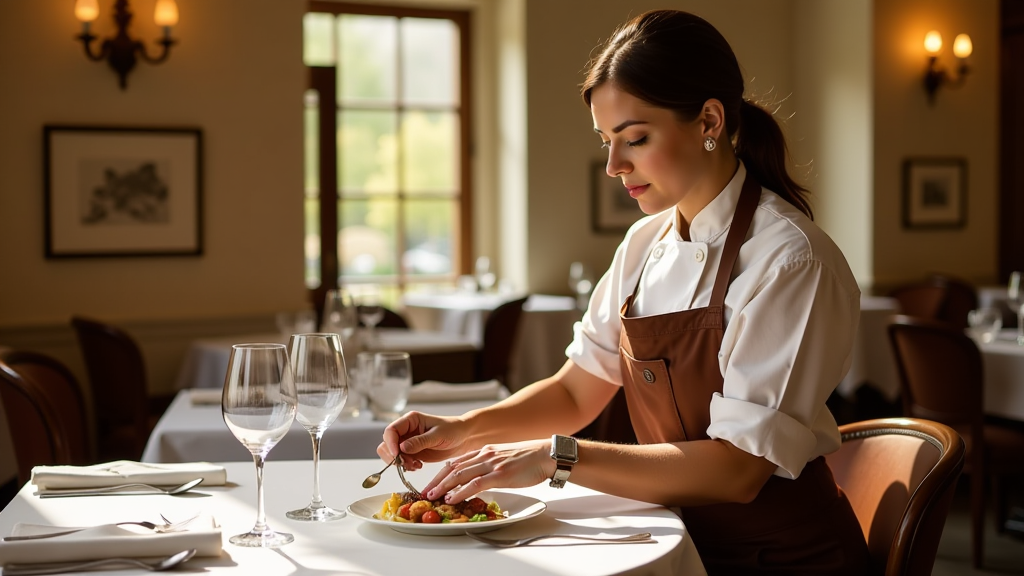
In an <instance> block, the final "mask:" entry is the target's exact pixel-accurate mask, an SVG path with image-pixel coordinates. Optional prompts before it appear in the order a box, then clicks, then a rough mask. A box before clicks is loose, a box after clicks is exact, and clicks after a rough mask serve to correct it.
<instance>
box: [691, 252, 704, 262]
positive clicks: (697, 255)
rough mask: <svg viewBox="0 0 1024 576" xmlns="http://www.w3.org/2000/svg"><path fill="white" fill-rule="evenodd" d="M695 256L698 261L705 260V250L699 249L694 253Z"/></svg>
mask: <svg viewBox="0 0 1024 576" xmlns="http://www.w3.org/2000/svg"><path fill="white" fill-rule="evenodd" d="M693 257H694V258H696V259H697V262H703V261H704V251H703V250H697V252H696V253H695V254H694V255H693Z"/></svg>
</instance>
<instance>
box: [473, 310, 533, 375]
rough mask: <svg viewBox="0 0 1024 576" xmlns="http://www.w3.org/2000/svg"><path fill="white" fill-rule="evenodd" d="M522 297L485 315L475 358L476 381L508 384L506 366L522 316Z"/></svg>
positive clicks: (507, 365)
mask: <svg viewBox="0 0 1024 576" xmlns="http://www.w3.org/2000/svg"><path fill="white" fill-rule="evenodd" d="M526 300H527V299H526V298H520V299H518V300H512V301H511V302H505V303H504V304H502V305H501V306H498V307H497V308H495V309H494V311H492V312H491V313H490V315H489V316H487V321H486V322H484V341H483V348H482V349H481V350H480V353H479V354H478V355H477V365H476V379H477V380H478V381H483V380H490V379H492V378H493V379H497V380H498V381H500V382H501V383H502V384H504V383H506V382H508V367H509V362H510V359H511V357H512V346H513V344H515V340H516V332H517V331H518V330H519V319H520V318H521V317H522V315H523V304H525V303H526Z"/></svg>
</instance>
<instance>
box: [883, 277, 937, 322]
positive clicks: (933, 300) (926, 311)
mask: <svg viewBox="0 0 1024 576" xmlns="http://www.w3.org/2000/svg"><path fill="white" fill-rule="evenodd" d="M946 292H947V288H946V286H945V285H944V284H941V283H938V282H930V281H929V282H915V283H913V284H906V285H904V286H900V287H898V288H895V289H894V290H892V291H891V292H889V296H891V297H893V298H895V299H896V300H897V301H898V302H899V303H900V312H902V313H903V314H905V315H907V316H914V317H916V318H930V319H936V318H938V317H939V313H940V311H941V310H942V304H943V302H945V300H946Z"/></svg>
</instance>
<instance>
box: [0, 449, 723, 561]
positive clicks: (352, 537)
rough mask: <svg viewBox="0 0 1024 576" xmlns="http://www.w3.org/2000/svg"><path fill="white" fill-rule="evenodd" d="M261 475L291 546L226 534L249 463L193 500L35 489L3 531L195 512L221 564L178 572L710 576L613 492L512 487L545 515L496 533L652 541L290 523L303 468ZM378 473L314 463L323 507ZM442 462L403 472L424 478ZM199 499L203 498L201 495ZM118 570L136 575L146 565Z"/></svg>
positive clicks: (237, 521) (681, 534)
mask: <svg viewBox="0 0 1024 576" xmlns="http://www.w3.org/2000/svg"><path fill="white" fill-rule="evenodd" d="M270 458H271V461H269V462H267V464H266V470H265V474H264V488H265V495H266V511H267V519H268V522H269V524H270V527H271V528H273V529H275V530H279V531H284V532H290V533H292V534H294V535H295V541H294V542H292V543H291V544H288V545H286V546H284V547H282V548H279V549H276V550H270V549H260V548H240V547H237V546H233V545H231V544H228V543H227V538H230V537H231V536H232V535H234V534H238V533H241V532H246V531H248V530H249V529H250V528H252V525H253V521H254V520H255V518H256V509H255V508H256V486H255V484H256V479H255V470H254V469H253V465H252V462H228V463H225V466H226V467H227V469H228V476H229V478H230V480H231V484H229V485H228V486H224V487H211V488H204V489H202V490H199V492H200V493H196V494H193V495H192V497H183V496H178V497H169V496H133V497H123V498H103V499H101V498H96V497H91V498H90V497H87V498H74V499H62V500H59V501H55V500H39V499H38V498H37V497H35V496H33V495H32V490H31V487H30V486H26V488H23V489H22V490H21V492H20V493H19V494H18V495H17V497H16V498H15V499H14V501H13V502H12V503H11V504H10V505H9V506H8V507H7V508H6V509H4V511H3V512H2V513H0V533H2V534H5V535H6V534H9V533H10V531H11V529H12V527H13V525H14V524H15V523H17V522H30V523H59V524H67V525H95V524H100V523H107V522H116V521H121V520H133V519H144V518H151V517H158V516H159V514H160V513H164V514H168V513H172V512H173V514H174V517H175V518H180V517H187V516H189V515H191V514H194V513H196V512H205V513H208V514H211V515H213V516H214V517H215V518H217V520H218V522H220V524H221V526H222V528H221V532H222V534H223V538H224V543H223V553H222V555H221V556H220V557H217V558H194V559H192V560H190V561H189V562H188V563H187V564H185V565H184V566H183V568H184V569H186V570H188V569H191V570H202V571H204V573H206V574H208V575H210V576H218V575H234V574H239V575H241V574H245V575H250V574H260V575H266V576H276V575H290V574H300V573H302V574H306V573H309V574H313V573H321V574H360V575H364V576H375V575H381V576H384V575H394V574H406V573H414V574H417V575H419V576H432V575H435V574H436V575H444V576H451V575H459V574H474V575H475V574H482V573H486V574H489V575H495V576H505V575H508V576H520V575H522V574H531V575H536V576H555V575H559V576H578V575H580V574H588V575H594V576H600V575H611V574H630V575H632V574H637V575H655V576H661V575H666V576H667V575H674V574H686V575H694V576H700V575H702V574H705V571H704V569H703V566H702V564H701V562H700V558H699V556H698V554H697V552H696V550H695V548H694V546H693V543H692V540H690V537H689V535H688V534H687V533H686V529H685V527H684V526H683V524H682V521H681V520H680V519H679V517H678V516H676V515H675V514H673V513H672V512H671V511H669V510H668V509H666V508H664V507H661V506H655V505H652V504H646V503H642V502H637V501H634V500H627V499H624V498H617V497H613V496H608V495H605V494H602V493H600V492H595V491H592V490H588V489H586V488H582V487H579V486H576V485H573V484H569V485H567V486H566V487H565V488H564V489H562V490H555V489H551V488H548V487H547V484H546V483H543V484H539V485H537V486H534V487H531V488H525V489H518V490H510V491H511V492H516V493H520V494H525V495H528V496H531V497H534V498H538V499H541V500H544V501H546V502H547V505H548V508H547V511H546V512H545V513H543V514H541V515H540V516H538V517H536V518H531V519H528V520H524V521H522V522H520V523H517V524H513V525H510V526H509V527H507V528H504V529H501V530H499V531H496V532H493V533H491V535H493V536H496V537H521V536H526V535H530V534H540V533H547V532H562V533H572V534H584V535H588V534H618V535H625V534H633V533H637V532H650V533H651V534H652V535H653V537H654V539H655V540H656V541H657V543H655V544H605V545H601V544H597V545H592V544H587V545H582V546H581V545H565V543H564V542H563V543H557V542H549V543H548V544H541V545H533V546H525V547H521V548H512V549H497V548H492V547H490V546H487V545H485V544H482V543H480V542H477V541H475V540H472V539H470V538H468V537H466V536H448V537H437V536H419V535H410V534H403V533H399V532H396V531H394V530H390V529H388V528H386V527H382V526H375V525H371V524H368V523H366V522H363V521H361V520H359V519H358V518H355V517H353V516H349V517H347V518H343V519H341V520H338V521H335V522H327V523H317V522H296V521H291V520H288V519H287V518H286V517H285V515H284V513H285V511H287V510H291V509H293V508H295V507H297V506H301V505H303V504H305V502H306V500H307V499H308V496H309V493H308V492H309V490H308V488H309V486H310V485H312V465H311V464H310V462H308V461H290V462H284V461H275V460H273V458H274V453H273V452H271V455H270ZM380 468H381V461H380V460H379V459H366V460H325V461H323V462H321V478H322V481H321V490H322V493H323V498H324V502H325V503H327V504H328V505H330V506H334V507H345V506H347V505H348V504H349V503H352V502H354V501H356V500H359V499H362V498H365V497H368V496H373V495H376V494H382V493H384V494H386V493H388V492H391V491H399V490H402V487H401V484H400V483H399V481H398V477H397V475H396V474H393V473H390V474H385V475H384V477H383V478H382V479H381V482H380V484H379V485H377V487H376V488H374V489H373V490H364V489H362V488H361V487H360V482H361V481H362V479H363V478H365V477H366V476H367V475H368V474H370V473H372V472H376V471H378V470H380ZM436 469H437V465H436V464H432V465H429V466H428V467H427V468H426V469H425V470H423V471H419V472H415V473H412V474H410V475H409V477H410V480H411V481H412V482H413V483H414V484H415V483H419V484H422V483H425V482H426V480H425V479H426V478H428V477H431V476H432V475H433V473H434V472H435V471H436ZM202 494H208V495H209V496H207V497H204V496H203V495H202ZM118 574H124V575H125V576H137V575H140V574H147V572H143V571H141V570H123V571H118Z"/></svg>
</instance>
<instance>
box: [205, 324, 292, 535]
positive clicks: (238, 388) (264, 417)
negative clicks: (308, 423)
mask: <svg viewBox="0 0 1024 576" xmlns="http://www.w3.org/2000/svg"><path fill="white" fill-rule="evenodd" d="M297 402H298V400H297V399H296V394H295V382H294V381H293V380H292V369H291V366H290V365H289V364H288V351H287V349H286V348H285V345H284V344H235V345H234V346H232V347H231V357H230V359H229V361H228V372H227V376H226V377H225V378H224V392H223V394H222V395H221V411H222V413H223V415H224V423H225V424H227V426H228V430H231V433H232V434H234V435H235V438H238V441H239V442H241V443H242V445H243V446H245V447H246V448H248V449H249V452H251V453H252V459H253V462H255V463H256V498H257V506H256V524H255V525H254V526H253V528H252V530H250V531H249V532H246V533H244V534H238V535H236V536H232V537H231V538H229V539H228V542H231V543H232V544H235V545H236V546H246V547H262V548H276V547H278V546H283V545H285V544H287V543H289V542H291V541H293V540H294V539H295V538H294V537H293V536H292V535H291V534H287V533H285V532H275V531H273V530H271V529H270V527H269V526H267V515H266V511H265V510H264V507H263V462H264V460H265V459H266V457H267V453H268V452H270V449H271V448H273V447H274V445H275V444H277V443H278V441H280V440H281V438H284V435H285V434H286V433H287V432H288V429H289V428H290V427H291V425H292V421H293V420H295V409H296V408H295V407H296V404H297Z"/></svg>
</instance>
